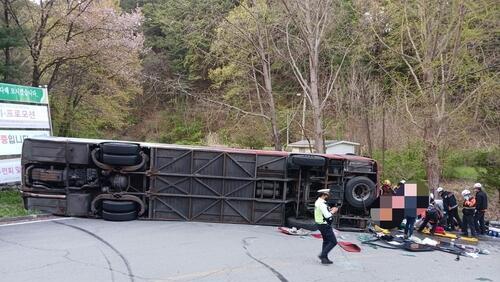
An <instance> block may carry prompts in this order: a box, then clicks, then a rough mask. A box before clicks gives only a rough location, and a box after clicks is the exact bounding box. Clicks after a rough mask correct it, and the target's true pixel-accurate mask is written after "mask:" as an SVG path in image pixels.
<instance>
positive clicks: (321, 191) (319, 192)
mask: <svg viewBox="0 0 500 282" xmlns="http://www.w3.org/2000/svg"><path fill="white" fill-rule="evenodd" d="M318 194H320V195H321V194H327V195H329V194H330V189H320V190H318Z"/></svg>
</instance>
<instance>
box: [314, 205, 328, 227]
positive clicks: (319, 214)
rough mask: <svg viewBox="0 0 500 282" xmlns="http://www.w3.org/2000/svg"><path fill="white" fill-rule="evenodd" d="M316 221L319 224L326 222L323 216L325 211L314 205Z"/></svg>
mask: <svg viewBox="0 0 500 282" xmlns="http://www.w3.org/2000/svg"><path fill="white" fill-rule="evenodd" d="M314 221H315V222H316V223H317V224H326V221H325V217H324V216H323V212H322V211H321V209H320V208H319V207H314Z"/></svg>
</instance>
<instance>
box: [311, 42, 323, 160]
mask: <svg viewBox="0 0 500 282" xmlns="http://www.w3.org/2000/svg"><path fill="white" fill-rule="evenodd" d="M309 46H310V47H311V48H314V49H312V52H311V53H312V54H310V55H309V75H310V76H309V77H310V83H309V87H310V89H311V90H310V92H309V94H310V97H311V101H312V105H311V108H312V112H313V123H314V149H316V153H320V154H323V153H325V144H324V137H323V119H322V116H321V104H320V97H319V85H318V84H319V76H318V71H319V46H316V44H315V38H310V42H309Z"/></svg>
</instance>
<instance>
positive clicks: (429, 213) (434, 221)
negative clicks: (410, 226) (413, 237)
mask: <svg viewBox="0 0 500 282" xmlns="http://www.w3.org/2000/svg"><path fill="white" fill-rule="evenodd" d="M442 217H443V214H442V212H441V211H440V210H439V209H438V208H437V207H436V203H435V202H434V199H433V198H431V200H430V203H429V207H427V210H426V211H425V217H424V220H423V222H422V224H420V227H419V228H418V232H422V231H423V230H424V228H425V227H427V224H428V223H430V224H431V231H430V233H431V234H432V235H434V232H435V231H436V227H437V226H438V223H439V220H440V219H441V218H442Z"/></svg>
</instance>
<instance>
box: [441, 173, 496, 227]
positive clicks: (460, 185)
mask: <svg viewBox="0 0 500 282" xmlns="http://www.w3.org/2000/svg"><path fill="white" fill-rule="evenodd" d="M473 185H474V182H470V181H463V180H453V181H443V183H442V184H441V186H442V187H443V188H445V190H448V191H453V192H455V197H456V198H457V201H458V202H459V205H460V211H459V212H460V216H462V208H461V206H462V202H463V198H462V194H461V193H462V191H463V190H464V189H469V190H470V191H471V192H473V190H474V189H473V188H472V187H473ZM486 193H487V194H488V210H487V211H486V215H485V218H486V220H495V221H499V220H500V203H499V202H498V190H496V191H495V192H494V193H492V192H491V191H487V192H486ZM473 194H474V192H473Z"/></svg>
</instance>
